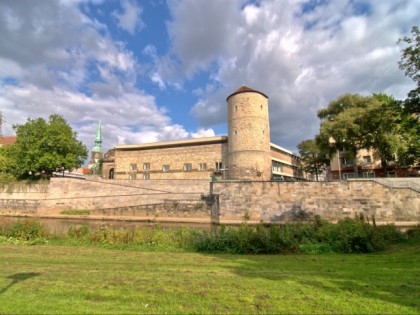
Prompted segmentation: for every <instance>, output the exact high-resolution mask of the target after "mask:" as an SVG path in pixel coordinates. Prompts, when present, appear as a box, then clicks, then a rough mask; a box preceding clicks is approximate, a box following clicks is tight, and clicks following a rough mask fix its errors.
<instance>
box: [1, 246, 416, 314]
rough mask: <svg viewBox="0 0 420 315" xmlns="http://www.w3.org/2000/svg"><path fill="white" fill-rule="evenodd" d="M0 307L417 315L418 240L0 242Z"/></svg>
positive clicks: (23, 310) (19, 309)
mask: <svg viewBox="0 0 420 315" xmlns="http://www.w3.org/2000/svg"><path fill="white" fill-rule="evenodd" d="M0 313H1V314H22V313H24V314H29V313H30V314H48V313H49V314H52V313H54V314H58V313H59V314H83V313H85V314H86V313H89V314H94V313H96V314H104V313H106V314H127V313H151V314H156V313H158V314H161V313H169V314H175V313H178V314H179V313H183V314H186V313H195V314H206V313H207V314H209V313H211V314H214V313H225V314H226V313H231V314H240V313H248V314H249V313H276V314H278V313H288V314H290V313H294V314H295V313H310V314H314V313H322V314H325V313H332V314H337V313H340V314H343V313H346V314H419V313H420V246H418V245H411V246H408V245H402V246H399V247H393V248H392V250H390V251H387V252H382V253H375V254H351V255H342V254H319V255H272V256H270V255H260V256H251V255H214V254H197V253H168V252H166V253H160V252H141V251H133V250H125V251H123V250H111V249H105V248H100V247H82V246H53V245H35V246H26V245H10V244H6V245H5V244H3V245H0Z"/></svg>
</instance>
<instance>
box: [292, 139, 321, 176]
mask: <svg viewBox="0 0 420 315" xmlns="http://www.w3.org/2000/svg"><path fill="white" fill-rule="evenodd" d="M297 147H298V149H299V154H300V156H301V158H302V163H303V170H304V171H305V172H308V173H310V174H313V175H315V177H316V181H318V175H319V174H321V173H322V167H323V166H324V165H325V164H326V163H328V159H327V157H326V156H325V154H323V153H322V152H321V149H320V148H319V147H318V145H317V144H316V142H315V139H309V140H303V141H301V142H300V143H299V144H298V145H297Z"/></svg>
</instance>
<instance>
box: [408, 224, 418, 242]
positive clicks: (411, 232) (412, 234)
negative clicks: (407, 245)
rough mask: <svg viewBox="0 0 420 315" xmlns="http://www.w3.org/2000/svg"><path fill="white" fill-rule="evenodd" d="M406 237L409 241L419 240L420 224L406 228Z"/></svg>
mask: <svg viewBox="0 0 420 315" xmlns="http://www.w3.org/2000/svg"><path fill="white" fill-rule="evenodd" d="M406 235H407V238H408V240H410V241H420V224H417V225H416V226H415V227H413V228H411V229H408V230H407V232H406Z"/></svg>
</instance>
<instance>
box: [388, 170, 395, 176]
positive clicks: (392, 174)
mask: <svg viewBox="0 0 420 315" xmlns="http://www.w3.org/2000/svg"><path fill="white" fill-rule="evenodd" d="M388 177H397V173H395V171H392V172H388Z"/></svg>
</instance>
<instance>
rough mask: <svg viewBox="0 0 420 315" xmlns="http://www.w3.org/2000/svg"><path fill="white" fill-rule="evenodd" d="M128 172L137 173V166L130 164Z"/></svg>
mask: <svg viewBox="0 0 420 315" xmlns="http://www.w3.org/2000/svg"><path fill="white" fill-rule="evenodd" d="M130 171H137V164H135V163H131V164H130Z"/></svg>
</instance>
